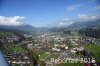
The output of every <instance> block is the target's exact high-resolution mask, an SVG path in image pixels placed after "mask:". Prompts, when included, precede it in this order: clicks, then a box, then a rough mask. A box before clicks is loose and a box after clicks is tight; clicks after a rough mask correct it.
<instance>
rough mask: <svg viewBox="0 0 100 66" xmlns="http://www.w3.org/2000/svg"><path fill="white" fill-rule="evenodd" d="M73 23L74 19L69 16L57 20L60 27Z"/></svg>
mask: <svg viewBox="0 0 100 66" xmlns="http://www.w3.org/2000/svg"><path fill="white" fill-rule="evenodd" d="M72 23H73V21H72V20H70V19H69V18H64V19H62V20H60V21H58V22H57V26H58V27H62V26H69V25H70V24H72Z"/></svg>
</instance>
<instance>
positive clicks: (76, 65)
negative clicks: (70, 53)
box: [59, 63, 83, 66]
mask: <svg viewBox="0 0 100 66" xmlns="http://www.w3.org/2000/svg"><path fill="white" fill-rule="evenodd" d="M59 66H83V65H82V64H81V63H62V64H60V65H59Z"/></svg>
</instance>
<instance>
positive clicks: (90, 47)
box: [84, 45, 100, 62]
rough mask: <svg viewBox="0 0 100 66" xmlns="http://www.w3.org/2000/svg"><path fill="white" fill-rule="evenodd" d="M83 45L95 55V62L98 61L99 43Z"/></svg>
mask: <svg viewBox="0 0 100 66" xmlns="http://www.w3.org/2000/svg"><path fill="white" fill-rule="evenodd" d="M84 47H85V49H87V50H89V51H90V52H92V53H93V54H94V55H95V58H96V61H97V62H100V45H84Z"/></svg>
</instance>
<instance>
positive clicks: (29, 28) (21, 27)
mask: <svg viewBox="0 0 100 66" xmlns="http://www.w3.org/2000/svg"><path fill="white" fill-rule="evenodd" d="M0 29H5V30H20V31H35V30H36V28H35V27H33V26H30V25H19V26H5V25H0Z"/></svg>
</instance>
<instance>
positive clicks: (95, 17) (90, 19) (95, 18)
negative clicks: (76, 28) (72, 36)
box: [77, 14, 100, 21]
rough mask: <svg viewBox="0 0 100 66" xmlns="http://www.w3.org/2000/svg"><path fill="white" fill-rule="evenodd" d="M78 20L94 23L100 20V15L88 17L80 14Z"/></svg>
mask: <svg viewBox="0 0 100 66" xmlns="http://www.w3.org/2000/svg"><path fill="white" fill-rule="evenodd" d="M77 19H78V20H79V21H93V20H97V19H100V16H99V15H86V14H79V15H78V17H77Z"/></svg>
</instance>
